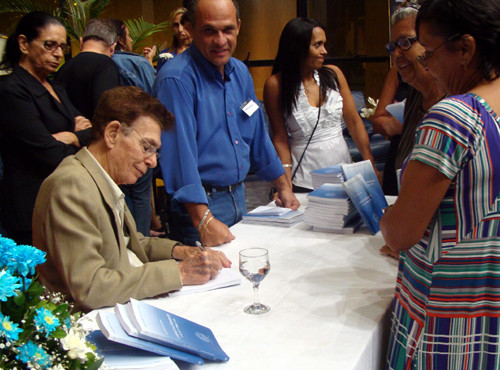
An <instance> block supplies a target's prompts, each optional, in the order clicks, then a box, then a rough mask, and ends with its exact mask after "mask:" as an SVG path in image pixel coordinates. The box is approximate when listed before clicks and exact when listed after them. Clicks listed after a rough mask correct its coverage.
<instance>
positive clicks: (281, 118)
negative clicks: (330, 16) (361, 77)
mask: <svg viewBox="0 0 500 370" xmlns="http://www.w3.org/2000/svg"><path fill="white" fill-rule="evenodd" d="M325 43H326V36H325V31H324V27H323V26H322V25H321V24H320V23H319V22H318V21H316V20H314V19H309V18H295V19H293V20H291V21H290V22H288V23H287V25H286V26H285V28H284V29H283V32H282V33H281V37H280V43H279V49H278V54H277V56H276V59H275V61H274V66H273V74H272V75H271V76H270V77H269V78H268V79H267V81H266V83H265V86H264V105H265V107H266V111H267V114H268V116H269V121H270V123H271V128H272V132H273V143H274V147H275V148H276V151H277V152H278V155H279V157H280V158H281V161H282V163H283V166H284V167H285V170H286V173H287V174H288V177H289V179H290V181H291V182H292V185H293V188H294V191H295V192H300V191H302V192H306V191H310V190H312V181H311V175H310V171H312V170H315V169H318V168H323V167H327V166H331V165H334V164H337V163H350V162H351V157H350V155H349V150H348V148H347V144H346V142H345V140H344V137H343V136H342V117H344V120H345V123H346V126H347V128H348V130H349V132H350V134H351V136H352V138H353V139H354V142H355V144H356V146H357V148H358V150H359V151H360V153H361V155H362V157H363V159H369V160H371V161H372V163H373V156H372V153H371V150H370V142H369V139H368V134H367V132H366V129H365V127H364V125H363V121H362V120H361V118H360V116H359V114H358V112H357V110H356V106H355V104H354V100H353V98H352V95H351V91H350V90H349V86H348V84H347V81H346V79H345V77H344V75H343V74H342V71H341V70H340V69H339V68H338V67H336V66H334V65H327V66H324V65H323V63H324V61H325V56H326V54H327V51H326V49H325ZM320 90H321V93H320ZM320 106H321V108H320ZM320 109H321V112H319V110H320ZM318 117H319V120H318ZM316 124H317V126H316ZM313 132H314V133H313ZM311 135H312V137H311ZM289 138H290V139H289ZM308 142H309V145H308ZM306 147H307V149H306ZM302 156H303V158H302V160H301V157H302ZM299 162H300V163H299ZM292 177H293V179H292Z"/></svg>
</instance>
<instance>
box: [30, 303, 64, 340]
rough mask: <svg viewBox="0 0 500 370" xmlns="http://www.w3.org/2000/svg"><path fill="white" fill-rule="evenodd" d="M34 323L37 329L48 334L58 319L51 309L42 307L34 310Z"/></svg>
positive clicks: (53, 328)
mask: <svg viewBox="0 0 500 370" xmlns="http://www.w3.org/2000/svg"><path fill="white" fill-rule="evenodd" d="M35 325H36V327H37V329H39V330H40V329H41V330H43V331H45V332H46V333H47V335H50V333H52V332H53V331H54V330H56V328H57V327H58V326H59V319H58V318H57V317H55V316H54V315H53V314H52V312H51V311H49V310H47V309H45V308H43V307H42V308H39V309H37V310H36V316H35Z"/></svg>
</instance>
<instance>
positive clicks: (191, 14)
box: [182, 0, 240, 26]
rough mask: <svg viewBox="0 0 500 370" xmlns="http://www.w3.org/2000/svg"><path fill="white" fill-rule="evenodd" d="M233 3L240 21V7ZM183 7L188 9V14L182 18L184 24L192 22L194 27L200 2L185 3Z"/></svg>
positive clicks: (191, 0)
mask: <svg viewBox="0 0 500 370" xmlns="http://www.w3.org/2000/svg"><path fill="white" fill-rule="evenodd" d="M231 1H232V2H233V5H234V8H235V9H236V20H238V19H240V6H239V5H238V1H236V0H231ZM182 6H183V7H184V8H186V9H187V12H186V13H184V15H183V16H182V20H183V21H184V22H191V23H192V24H193V26H194V25H195V23H196V7H197V6H198V0H190V1H183V2H182Z"/></svg>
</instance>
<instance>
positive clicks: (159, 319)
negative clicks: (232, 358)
mask: <svg viewBox="0 0 500 370" xmlns="http://www.w3.org/2000/svg"><path fill="white" fill-rule="evenodd" d="M127 308H128V313H129V316H130V319H131V320H132V322H133V323H134V325H135V328H136V329H137V331H138V332H139V338H142V339H146V340H149V341H151V342H155V343H159V344H163V345H166V346H169V347H173V348H177V349H179V350H181V351H186V352H190V353H193V354H197V355H198V356H201V357H204V358H206V359H209V360H220V361H228V360H229V356H228V355H227V354H226V353H225V352H224V351H223V350H222V348H221V347H220V346H219V343H217V340H216V339H215V336H214V334H213V333H212V330H210V329H209V328H207V327H205V326H202V325H199V324H197V323H195V322H193V321H190V320H187V319H185V318H183V317H180V316H177V315H174V314H172V313H170V312H167V311H165V310H162V309H160V308H157V307H154V306H151V305H149V304H147V303H144V302H140V301H137V300H135V299H131V300H130V302H129V303H128V305H127Z"/></svg>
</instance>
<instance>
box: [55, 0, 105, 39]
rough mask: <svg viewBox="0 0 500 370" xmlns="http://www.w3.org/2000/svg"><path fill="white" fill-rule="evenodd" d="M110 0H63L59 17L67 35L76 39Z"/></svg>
mask: <svg viewBox="0 0 500 370" xmlns="http://www.w3.org/2000/svg"><path fill="white" fill-rule="evenodd" d="M110 1H111V0H86V1H82V0H71V1H68V0H66V1H64V4H63V6H62V7H61V9H60V19H61V20H62V22H63V24H64V26H65V27H66V30H67V32H68V35H69V37H70V38H71V39H72V40H75V41H78V40H79V39H80V37H81V36H82V35H83V31H84V30H85V26H86V25H87V23H88V22H89V21H90V20H91V19H94V18H97V17H98V16H99V14H100V13H101V11H102V10H103V9H104V8H105V7H106V6H107V5H108V4H109V2H110Z"/></svg>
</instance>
